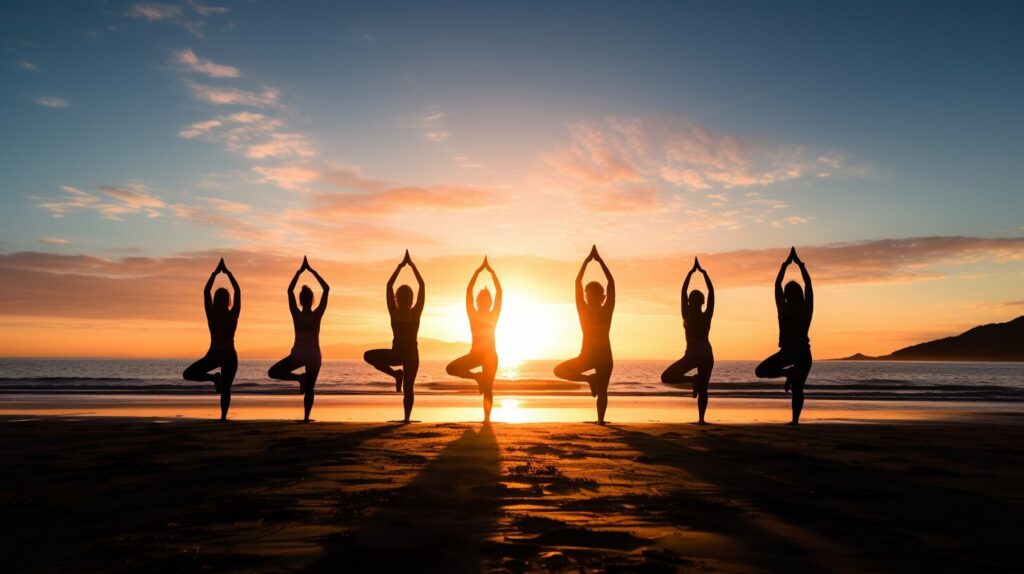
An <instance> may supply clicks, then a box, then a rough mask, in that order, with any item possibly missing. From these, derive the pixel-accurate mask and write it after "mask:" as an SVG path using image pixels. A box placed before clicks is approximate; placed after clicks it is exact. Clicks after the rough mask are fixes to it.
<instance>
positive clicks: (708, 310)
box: [700, 267, 715, 321]
mask: <svg viewBox="0 0 1024 574" xmlns="http://www.w3.org/2000/svg"><path fill="white" fill-rule="evenodd" d="M700 274H701V275H703V276H704V284H705V285H707V286H708V304H707V306H706V307H704V314H705V315H706V316H707V318H708V321H710V320H711V317H713V316H714V314H715V286H714V285H712V284H711V277H708V272H707V271H705V270H704V268H703V267H702V268H701V269H700Z"/></svg>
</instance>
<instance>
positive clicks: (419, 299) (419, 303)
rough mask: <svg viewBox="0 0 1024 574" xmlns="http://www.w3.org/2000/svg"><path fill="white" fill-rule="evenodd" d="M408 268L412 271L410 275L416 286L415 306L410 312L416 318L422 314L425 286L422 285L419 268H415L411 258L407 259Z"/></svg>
mask: <svg viewBox="0 0 1024 574" xmlns="http://www.w3.org/2000/svg"><path fill="white" fill-rule="evenodd" d="M409 268H410V269H412V274H413V275H415V276H416V286H417V290H416V291H417V292H416V304H415V305H413V307H412V310H413V311H415V312H416V315H417V316H419V315H420V314H421V313H423V305H424V303H425V302H426V299H427V289H426V285H425V284H424V283H423V276H422V275H420V270H419V268H417V267H416V264H415V263H413V262H412V259H411V258H410V259H409Z"/></svg>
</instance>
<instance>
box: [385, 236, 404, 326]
mask: <svg viewBox="0 0 1024 574" xmlns="http://www.w3.org/2000/svg"><path fill="white" fill-rule="evenodd" d="M405 256H406V258H408V257H409V252H408V251H406V252H405ZM404 265H405V259H403V260H402V262H401V263H399V264H398V265H397V266H396V267H395V271H394V272H393V273H392V274H391V278H390V279H388V292H387V298H388V313H390V314H391V315H394V314H395V311H396V310H397V309H398V307H397V305H396V304H395V281H397V280H398V274H399V273H401V272H402V267H403V266H404Z"/></svg>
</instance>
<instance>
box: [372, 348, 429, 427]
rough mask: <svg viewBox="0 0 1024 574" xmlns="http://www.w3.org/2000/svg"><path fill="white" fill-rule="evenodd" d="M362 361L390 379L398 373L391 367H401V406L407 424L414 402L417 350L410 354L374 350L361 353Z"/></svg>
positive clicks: (418, 357)
mask: <svg viewBox="0 0 1024 574" xmlns="http://www.w3.org/2000/svg"><path fill="white" fill-rule="evenodd" d="M363 360H364V361H366V362H367V363H369V364H370V365H372V366H373V368H375V369H377V370H378V371H380V372H382V373H387V374H389V375H391V376H392V377H394V376H397V375H398V371H396V370H395V369H393V368H392V367H402V394H403V400H402V404H403V405H404V406H405V420H406V422H408V421H409V416H410V415H411V414H412V405H413V402H414V401H415V398H414V397H415V394H414V389H415V384H416V373H417V372H418V371H419V370H420V354H419V350H418V349H415V350H413V351H412V352H411V353H410V352H402V351H400V350H396V349H374V350H372V351H367V352H365V353H363Z"/></svg>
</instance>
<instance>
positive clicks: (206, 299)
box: [203, 259, 224, 315]
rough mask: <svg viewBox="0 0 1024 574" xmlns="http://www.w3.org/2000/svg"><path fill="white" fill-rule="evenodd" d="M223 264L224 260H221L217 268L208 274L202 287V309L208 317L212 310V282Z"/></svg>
mask: <svg viewBox="0 0 1024 574" xmlns="http://www.w3.org/2000/svg"><path fill="white" fill-rule="evenodd" d="M223 264H224V260H223V259H221V260H220V263H218V264H217V268H216V269H214V270H213V273H210V278H209V279H207V280H206V286H204V287H203V308H204V309H206V314H207V315H209V314H210V311H212V310H213V293H210V291H212V290H213V282H214V281H215V280H216V279H217V274H218V273H220V267H221V265H223Z"/></svg>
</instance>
